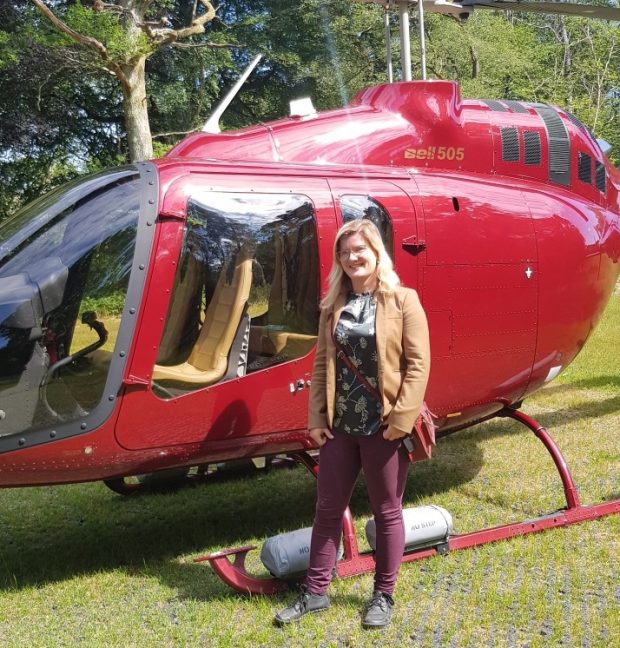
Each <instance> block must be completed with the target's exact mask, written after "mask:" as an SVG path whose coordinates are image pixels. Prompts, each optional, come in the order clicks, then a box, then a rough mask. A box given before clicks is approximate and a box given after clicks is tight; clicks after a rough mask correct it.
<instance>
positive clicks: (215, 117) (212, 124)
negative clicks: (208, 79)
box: [202, 54, 263, 133]
mask: <svg viewBox="0 0 620 648" xmlns="http://www.w3.org/2000/svg"><path fill="white" fill-rule="evenodd" d="M261 58H263V55H262V54H257V55H256V56H255V57H254V59H253V60H252V62H251V63H250V65H248V67H247V68H245V70H244V72H243V74H242V75H241V76H240V77H239V78H238V79H237V82H236V83H235V85H234V86H233V87H232V88H231V89H230V90H229V91H228V92H227V93H226V95H225V96H224V98H223V99H222V100H221V101H220V103H219V104H218V105H217V108H216V109H215V110H214V111H213V112H212V113H211V116H210V117H209V119H207V121H206V122H205V125H204V126H203V127H202V131H203V133H221V132H222V131H221V129H220V117H221V116H222V115H223V114H224V111H225V110H226V108H228V106H229V105H230V102H231V101H232V100H233V99H234V98H235V97H236V96H237V93H238V92H239V90H241V86H242V85H243V84H244V83H245V82H246V80H247V78H248V77H249V76H250V74H252V72H253V70H254V68H255V67H256V66H257V65H258V62H259V61H260V60H261Z"/></svg>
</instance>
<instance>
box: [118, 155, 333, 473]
mask: <svg viewBox="0 0 620 648" xmlns="http://www.w3.org/2000/svg"><path fill="white" fill-rule="evenodd" d="M209 171H210V173H202V172H192V173H191V174H187V175H185V176H183V177H181V178H180V179H178V180H176V181H175V182H173V183H172V184H171V186H170V187H169V188H168V190H167V192H166V195H165V196H164V198H163V206H162V209H161V211H160V216H159V221H160V222H159V226H160V232H159V245H158V249H157V253H156V257H155V260H154V265H153V268H152V275H151V280H150V284H149V285H150V288H149V291H148V294H147V295H146V298H145V308H144V315H143V317H142V320H141V321H142V326H141V328H140V330H139V332H138V341H139V342H138V344H139V349H138V350H137V351H136V353H134V358H133V362H132V366H131V370H130V379H129V381H128V382H129V388H128V390H127V393H126V396H125V399H124V402H123V407H122V410H121V413H120V416H119V420H118V424H117V428H116V430H117V438H118V440H119V442H120V443H121V444H122V445H123V446H125V447H128V448H131V449H146V448H155V447H162V446H173V445H184V444H200V448H201V450H204V453H205V457H207V456H208V460H209V461H219V460H220V459H222V460H225V459H234V458H236V457H239V458H240V457H244V456H261V455H265V454H269V452H270V451H271V452H282V451H283V449H284V450H286V446H287V439H286V437H283V436H282V435H280V436H278V437H277V438H276V436H277V433H278V432H282V433H284V432H288V433H289V434H290V439H291V442H290V447H291V449H295V448H297V449H298V448H299V438H300V432H301V430H304V431H305V426H306V417H307V400H308V399H307V394H308V389H307V385H308V384H309V381H310V373H311V369H312V357H313V356H312V351H313V349H314V347H315V344H316V336H317V330H318V314H319V298H320V282H321V281H322V282H323V283H324V282H325V280H326V276H327V273H328V271H329V267H330V258H331V247H330V242H331V241H332V240H333V236H334V233H335V229H336V219H335V215H334V208H333V204H332V199H331V196H330V193H329V188H328V186H327V182H326V181H325V180H323V179H317V178H308V177H299V176H298V177H283V176H282V175H276V174H275V173H274V174H262V175H258V174H256V175H253V174H249V173H248V174H245V173H240V172H239V170H238V168H236V169H233V168H230V167H226V168H225V169H221V168H214V169H209ZM132 383H133V385H134V387H133V388H132V387H131V385H132ZM295 430H297V432H295ZM291 431H292V432H291ZM270 443H271V444H275V445H274V447H273V448H272V447H271V446H270Z"/></svg>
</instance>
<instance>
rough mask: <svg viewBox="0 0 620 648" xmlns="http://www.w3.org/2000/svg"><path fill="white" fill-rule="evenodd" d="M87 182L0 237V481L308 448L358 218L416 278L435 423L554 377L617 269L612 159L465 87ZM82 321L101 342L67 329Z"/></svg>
mask: <svg viewBox="0 0 620 648" xmlns="http://www.w3.org/2000/svg"><path fill="white" fill-rule="evenodd" d="M89 182H90V183H91V184H90V185H83V186H82V188H80V186H77V187H75V188H74V189H73V190H72V191H69V192H66V193H64V194H62V195H60V197H59V198H58V202H59V204H61V203H62V204H61V207H62V209H60V208H58V209H56V211H54V210H55V207H54V204H52V205H51V206H50V205H43V207H41V208H40V209H39V210H38V211H37V210H34V211H33V212H32V216H31V218H30V220H28V219H24V225H23V230H17V231H16V232H11V237H12V238H11V237H7V238H6V240H4V239H2V248H0V250H1V251H2V252H3V254H2V255H0V259H4V258H6V259H8V261H7V262H5V261H4V260H0V306H1V307H2V310H0V315H2V322H0V333H1V334H2V335H1V336H0V339H1V340H3V346H2V348H0V353H5V356H3V358H4V357H6V358H7V360H6V362H7V364H6V367H10V368H9V369H7V370H6V371H5V372H4V373H5V374H6V375H4V376H3V377H2V380H3V381H4V382H1V381H0V411H1V412H2V414H3V418H2V419H1V420H0V486H21V485H32V484H47V483H67V482H76V481H86V480H94V479H101V478H110V477H116V476H123V475H132V474H138V473H148V472H153V471H156V470H160V469H164V468H171V467H176V466H191V465H197V464H207V463H215V462H220V461H227V460H232V459H239V458H250V457H259V456H265V455H273V454H281V453H290V452H295V451H298V450H300V449H303V448H307V447H308V446H307V444H308V441H307V436H306V416H307V414H306V410H307V405H308V398H307V395H308V387H309V384H310V382H311V378H312V376H311V372H312V360H313V349H314V344H315V341H316V333H317V330H316V329H317V313H318V307H319V300H320V296H321V295H322V294H324V291H325V288H326V283H327V275H328V273H329V269H330V267H331V264H332V259H333V251H332V246H333V240H334V236H335V233H336V231H337V229H338V228H339V227H340V225H341V224H342V223H343V222H344V221H346V220H349V219H351V218H371V219H373V220H374V221H375V222H376V223H377V224H378V225H379V227H380V229H381V231H382V233H383V235H384V239H385V241H386V245H387V246H388V249H390V251H391V253H392V256H393V259H394V263H395V267H396V270H397V272H398V273H399V276H400V277H401V280H402V282H403V283H404V284H405V285H407V286H410V287H413V288H415V289H416V290H417V291H418V293H419V294H420V297H421V300H422V303H423V306H424V308H425V311H426V313H427V317H428V320H429V328H430V334H431V348H432V369H431V378H430V382H429V386H428V391H427V402H428V403H429V406H430V407H431V409H432V410H433V412H434V413H435V414H436V415H437V417H438V425H439V434H440V435H442V434H448V433H450V432H451V431H455V430H457V429H461V428H463V427H467V426H468V425H471V424H473V423H475V422H477V421H480V420H483V419H485V418H488V417H490V416H492V415H493V414H494V413H496V412H498V411H499V410H501V409H502V408H503V407H504V406H505V405H506V404H513V403H518V402H520V401H522V400H523V399H524V398H526V397H527V396H528V395H529V394H531V393H533V392H534V391H536V390H537V389H539V388H540V387H542V386H543V385H545V384H546V383H548V382H550V381H551V380H553V379H554V378H555V377H556V376H557V375H558V374H559V373H560V372H561V371H563V370H564V369H565V368H566V367H567V366H568V365H569V364H570V362H571V361H572V360H573V359H574V358H575V356H576V355H577V354H578V353H579V351H580V350H581V349H582V347H583V345H584V344H585V342H586V340H587V338H588V336H589V335H590V333H591V331H592V330H593V328H594V327H595V325H596V323H597V321H598V319H599V317H600V316H601V314H602V312H603V310H604V308H605V305H606V303H607V301H608V299H609V297H610V295H611V293H612V291H613V288H614V285H615V283H616V281H617V278H618V274H619V271H620V220H619V198H618V188H619V187H620V176H619V174H618V172H617V171H616V169H615V168H614V167H613V166H612V165H611V164H610V163H609V162H608V161H607V159H606V158H605V156H604V155H603V153H602V151H601V149H600V147H599V146H598V144H597V143H596V141H595V140H594V139H593V137H592V136H591V134H590V133H589V132H588V131H587V129H586V128H585V127H584V126H583V125H582V124H580V123H579V122H578V120H576V119H575V118H573V117H571V116H570V115H568V114H567V113H565V112H564V111H562V110H559V109H556V108H553V107H550V106H546V105H542V104H529V103H524V102H508V101H503V102H493V101H487V102H484V101H476V100H461V99H460V97H459V92H458V87H457V86H456V85H455V84H453V83H449V82H414V83H402V84H392V85H389V86H379V87H377V88H371V89H368V90H366V91H363V92H361V93H360V94H359V95H358V96H357V97H356V98H354V100H353V101H352V103H351V105H350V106H349V107H348V108H346V109H342V110H337V111H331V112H329V113H324V114H315V113H310V114H307V115H305V116H299V117H292V118H290V119H286V120H281V121H279V122H274V123H272V124H264V125H260V126H256V127H252V128H248V129H242V130H240V131H235V132H233V133H225V134H220V135H216V134H208V133H200V134H196V135H192V136H190V137H189V138H186V139H185V140H184V141H183V142H181V143H180V144H178V145H177V146H176V147H175V148H174V149H173V150H172V151H171V152H170V154H169V155H168V156H166V157H165V158H163V159H161V160H158V161H155V162H153V163H141V164H139V165H137V167H135V168H133V169H128V170H126V172H125V175H122V174H121V176H119V177H116V176H114V177H109V176H105V177H103V178H99V179H97V178H95V179H94V180H91V181H89ZM91 185H92V186H91ZM130 187H131V188H130ZM72 192H73V193H72ZM106 192H107V193H106ZM119 192H122V193H121V194H119ZM74 194H75V195H74ZM97 200H98V201H99V202H98V203H97V202H96V201H97ZM75 205H78V207H79V209H82V212H80V213H79V214H78V208H75V209H74V207H75ZM88 205H93V206H92V207H88ZM106 205H107V206H108V211H107V212H105V213H106V214H107V215H108V216H109V215H110V214H113V215H114V217H112V216H109V218H108V216H106V218H108V220H109V225H108V226H106V227H107V229H105V228H103V226H101V227H102V234H101V236H100V237H99V238H96V237H95V236H94V235H92V237H93V240H92V243H89V244H88V245H87V244H85V243H84V240H85V239H86V238H88V234H87V232H88V233H91V234H92V231H93V228H94V223H95V222H98V221H97V214H101V213H103V212H102V211H101V210H104V211H105V209H106ZM127 205H130V207H128V206H127ZM68 209H74V213H75V214H76V217H75V220H74V221H68V222H66V223H65V222H64V221H63V220H62V219H63V218H65V216H63V215H64V214H66V213H67V210H68ZM45 210H47V211H45ZM128 210H131V213H132V214H133V216H132V218H131V219H129V218H126V221H127V222H124V221H123V224H122V227H121V226H120V225H117V223H118V221H119V219H120V220H122V219H123V218H124V216H123V214H126V213H128ZM52 212H53V213H52ZM88 218H91V219H93V220H92V221H91V222H92V223H93V226H88V227H86V226H84V233H83V234H80V235H79V236H78V235H76V236H75V239H76V240H75V241H72V242H71V244H69V243H68V242H65V243H63V241H64V240H65V239H67V237H70V236H71V230H70V228H72V227H76V226H77V223H78V222H82V223H83V222H86V219H88ZM101 220H105V219H101ZM37 222H40V223H41V224H40V226H38V225H37V226H36V227H35V225H36V223H37ZM61 225H62V226H61ZM37 227H38V229H37ZM28 228H30V230H31V231H28V232H27V235H26V234H24V235H23V236H22V235H20V231H26V230H27V229H28ZM54 228H56V229H54ZM104 230H105V232H104ZM39 233H41V234H39ZM42 238H45V245H43V243H40V244H38V243H37V241H38V240H39V239H42ZM12 241H13V243H11V242H12ZM80 245H82V248H83V250H82V248H80ZM30 247H33V254H37V255H39V256H38V257H35V256H33V257H29V256H28V255H29V254H30V253H29V249H30ZM78 248H80V250H82V251H81V252H80V253H78V252H76V251H75V250H77V249H78ZM5 250H6V254H5ZM112 255H114V257H113V256H112ZM20 257H23V258H22V259H21V260H20ZM112 258H114V259H119V258H122V259H123V261H122V262H118V263H117V262H114V263H112V261H111V260H112ZM43 261H44V262H43ZM37 262H40V269H39V271H37V270H35V269H33V268H32V264H36V263H37ZM106 264H107V265H106ZM106 267H107V268H108V271H104V270H102V268H106ZM7 268H8V270H7ZM48 268H49V270H48ZM50 277H51V278H50ZM3 282H4V283H3ZM3 290H6V294H7V295H8V294H9V291H12V292H11V293H10V295H11V297H10V298H9V297H6V298H3V294H2V293H3ZM68 295H71V297H70V298H69V297H67V296H68ZM111 295H116V296H119V295H120V296H121V297H122V304H121V306H120V307H119V310H118V312H117V313H116V315H115V316H110V317H109V318H108V319H107V320H106V319H105V318H103V317H100V316H98V315H97V312H98V309H100V308H101V305H102V304H103V303H104V297H106V298H109V297H110V296H111ZM106 303H107V302H106ZM87 307H88V308H92V311H91V310H88V313H92V314H88V315H84V312H85V311H86V310H87ZM26 311H27V316H26V315H25V314H24V313H25V312H26ZM78 315H81V316H82V322H85V324H86V325H88V326H90V327H91V329H94V330H95V331H98V332H99V340H98V341H97V339H95V341H94V342H91V343H88V342H82V343H78V341H77V340H78V334H77V330H78V329H79V322H78ZM106 326H107V327H108V328H109V329H110V331H111V334H110V337H109V338H108V330H107V329H106ZM112 328H113V329H114V331H113V332H112ZM102 331H105V333H106V339H105V340H104V339H103V333H102ZM80 344H81V346H80ZM106 345H107V346H106ZM17 350H19V352H18V351H17ZM63 360H64V362H65V363H64V364H62V363H63ZM20 399H21V400H20ZM24 403H27V405H25V404H24Z"/></svg>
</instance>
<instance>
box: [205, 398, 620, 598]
mask: <svg viewBox="0 0 620 648" xmlns="http://www.w3.org/2000/svg"><path fill="white" fill-rule="evenodd" d="M498 415H499V416H505V417H509V418H512V419H514V420H515V421H518V422H519V423H522V424H523V425H525V426H526V427H527V428H529V429H530V430H531V431H532V432H533V433H534V434H535V435H536V437H537V438H538V439H540V441H541V442H542V444H543V445H544V447H545V449H546V450H547V451H548V452H549V454H550V455H551V457H552V459H553V462H554V464H555V467H556V469H557V471H558V473H559V475H560V479H561V480H562V486H563V488H564V496H565V498H566V508H563V509H560V510H558V511H555V512H554V513H549V514H547V515H543V516H540V517H537V518H532V519H530V520H524V521H523V522H515V523H512V524H505V525H501V526H496V527H490V528H487V529H480V530H478V531H473V532H471V533H465V534H462V535H454V536H450V537H449V538H448V539H447V540H446V541H445V542H443V543H441V544H439V545H437V546H434V547H426V548H422V549H413V550H411V551H405V553H404V554H403V557H402V561H401V562H403V563H407V562H413V561H415V560H422V559H424V558H430V557H431V556H436V555H445V554H447V553H449V552H450V551H458V550H461V549H468V548H469V547H477V546H480V545H483V544H486V543H489V542H498V541H500V540H507V539H509V538H514V537H516V536H521V535H526V534H528V533H538V532H540V531H545V530H546V529H553V528H557V527H564V526H568V525H570V524H577V523H580V522H586V521H588V520H595V519H597V518H600V517H604V516H606V515H613V514H614V513H615V514H618V513H620V499H618V500H611V501H608V502H602V503H600V504H594V505H591V506H584V505H582V504H581V502H580V501H579V495H578V492H577V488H576V487H575V484H574V482H573V478H572V476H571V474H570V471H569V469H568V466H567V465H566V461H565V459H564V457H563V455H562V453H561V452H560V450H559V448H558V447H557V445H556V444H555V442H554V441H553V439H552V438H551V436H550V434H549V433H548V432H547V430H546V429H545V428H544V427H543V426H542V425H540V424H539V423H538V422H537V421H536V420H535V419H533V418H532V417H530V416H527V415H526V414H523V413H522V412H520V411H518V410H516V409H513V408H511V407H505V408H504V409H503V410H502V411H501V412H500V413H499V414H498ZM291 456H292V458H293V459H295V461H297V462H298V463H300V464H302V465H303V466H305V467H306V468H307V469H308V470H309V471H310V472H311V473H312V474H313V475H314V476H315V477H317V476H318V471H319V466H318V463H317V461H316V459H314V457H312V456H311V455H309V454H308V453H307V452H299V453H295V454H293V455H291ZM342 529H343V532H342V535H343V549H344V557H343V558H342V560H339V561H338V562H337V563H336V575H337V576H339V577H341V578H344V577H346V576H357V575H359V574H365V573H368V572H372V571H374V569H375V561H374V556H373V554H372V553H371V552H364V553H360V552H359V550H358V546H357V538H356V536H355V526H354V524H353V517H352V515H351V511H350V510H349V509H348V508H347V510H346V511H345V513H344V515H343V519H342ZM255 548H256V547H254V546H245V547H240V548H238V549H227V550H224V551H218V552H215V553H212V554H209V555H206V556H203V557H201V558H197V559H196V560H195V562H205V561H208V562H209V563H210V564H211V567H212V568H213V570H214V571H215V573H216V574H217V575H218V576H219V577H220V578H221V579H222V580H223V581H224V582H225V583H226V584H227V585H229V586H230V587H232V588H233V589H235V590H237V591H239V592H246V593H251V594H266V595H272V594H277V593H278V592H281V591H284V590H286V589H288V587H289V582H287V581H285V580H281V579H278V578H256V577H255V576H252V575H250V574H248V573H247V572H246V569H245V559H246V556H247V554H248V553H249V552H250V551H251V550H253V549H255ZM231 557H232V562H231Z"/></svg>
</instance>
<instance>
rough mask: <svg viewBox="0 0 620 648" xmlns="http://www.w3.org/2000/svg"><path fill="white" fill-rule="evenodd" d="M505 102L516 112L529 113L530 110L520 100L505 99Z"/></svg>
mask: <svg viewBox="0 0 620 648" xmlns="http://www.w3.org/2000/svg"><path fill="white" fill-rule="evenodd" d="M503 103H505V104H506V105H507V106H508V108H510V110H512V112H515V113H526V114H527V113H529V110H528V109H527V108H526V107H525V106H524V105H523V104H522V103H521V102H519V101H514V100H513V99H504V100H503Z"/></svg>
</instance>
